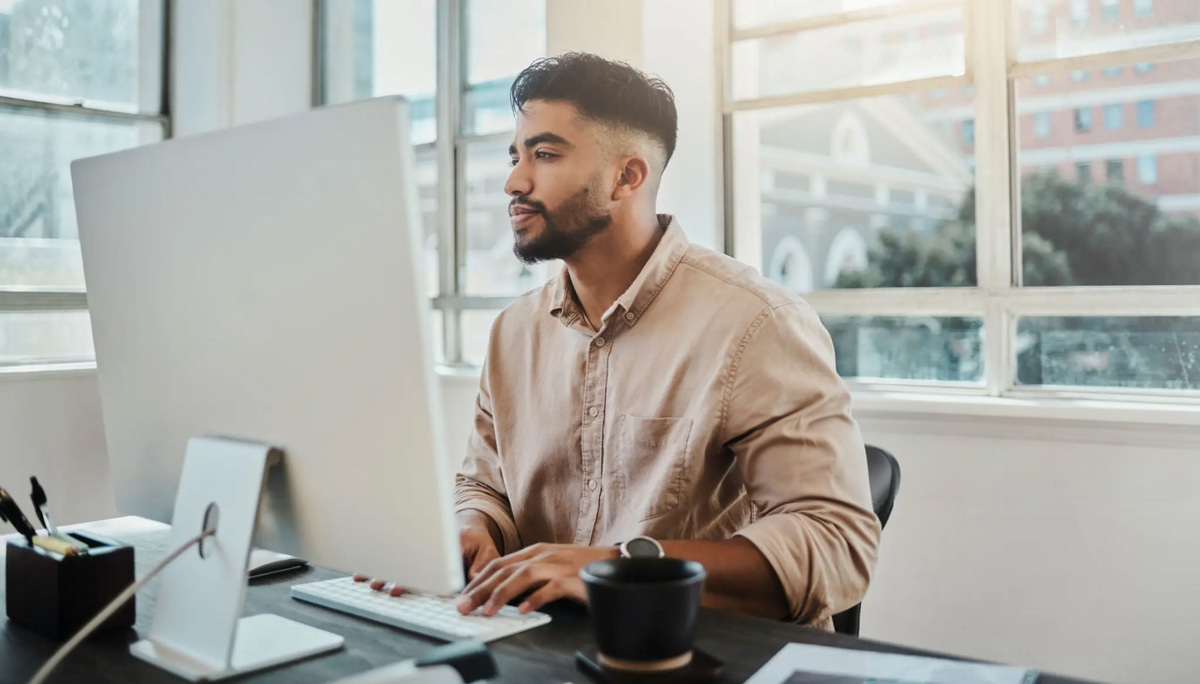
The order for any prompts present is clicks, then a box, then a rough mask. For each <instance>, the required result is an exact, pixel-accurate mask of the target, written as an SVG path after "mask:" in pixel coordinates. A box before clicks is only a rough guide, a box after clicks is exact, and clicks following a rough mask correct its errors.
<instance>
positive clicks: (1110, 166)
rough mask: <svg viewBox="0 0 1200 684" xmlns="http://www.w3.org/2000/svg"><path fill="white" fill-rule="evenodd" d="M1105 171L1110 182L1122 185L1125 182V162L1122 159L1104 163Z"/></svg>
mask: <svg viewBox="0 0 1200 684" xmlns="http://www.w3.org/2000/svg"><path fill="white" fill-rule="evenodd" d="M1104 170H1105V172H1106V173H1107V174H1108V182H1109V183H1115V184H1117V185H1120V184H1121V183H1124V182H1125V162H1124V161H1122V160H1120V159H1109V160H1108V161H1106V162H1104Z"/></svg>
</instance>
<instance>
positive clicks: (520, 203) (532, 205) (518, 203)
mask: <svg viewBox="0 0 1200 684" xmlns="http://www.w3.org/2000/svg"><path fill="white" fill-rule="evenodd" d="M517 207H521V208H522V209H528V210H530V211H535V212H537V213H539V214H541V215H542V216H545V215H546V205H544V204H542V203H541V202H539V201H537V200H535V199H528V198H526V199H523V200H515V199H514V200H513V201H511V202H509V203H508V215H509V216H512V214H513V210H514V209H516V208H517Z"/></svg>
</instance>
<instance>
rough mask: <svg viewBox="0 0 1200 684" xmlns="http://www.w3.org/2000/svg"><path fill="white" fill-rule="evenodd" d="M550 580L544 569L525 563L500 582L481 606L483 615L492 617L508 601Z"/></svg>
mask: <svg viewBox="0 0 1200 684" xmlns="http://www.w3.org/2000/svg"><path fill="white" fill-rule="evenodd" d="M548 579H550V577H549V573H548V572H547V571H546V568H545V567H542V566H537V565H533V564H530V563H525V564H523V565H521V566H519V567H518V568H517V569H516V570H514V571H513V572H512V573H510V574H509V576H508V579H506V580H504V581H503V582H500V583H499V584H498V585H497V586H496V587H495V588H494V589H493V590H492V595H491V596H489V597H488V599H487V601H486V602H484V604H483V614H484V615H486V616H487V617H492V616H493V615H495V614H496V613H498V612H500V609H501V608H503V607H504V606H505V604H507V603H508V602H509V601H511V600H513V599H515V598H516V597H518V596H520V595H521V594H523V593H525V592H526V591H529V590H530V589H533V588H535V587H539V586H541V585H542V584H545V582H546V580H548Z"/></svg>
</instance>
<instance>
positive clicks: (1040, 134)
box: [1033, 112, 1050, 138]
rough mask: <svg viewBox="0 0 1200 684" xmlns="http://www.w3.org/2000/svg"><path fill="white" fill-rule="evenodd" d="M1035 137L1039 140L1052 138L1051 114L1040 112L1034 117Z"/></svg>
mask: <svg viewBox="0 0 1200 684" xmlns="http://www.w3.org/2000/svg"><path fill="white" fill-rule="evenodd" d="M1033 135H1034V136H1035V137H1037V138H1049V137H1050V112H1038V113H1037V114H1034V115H1033Z"/></svg>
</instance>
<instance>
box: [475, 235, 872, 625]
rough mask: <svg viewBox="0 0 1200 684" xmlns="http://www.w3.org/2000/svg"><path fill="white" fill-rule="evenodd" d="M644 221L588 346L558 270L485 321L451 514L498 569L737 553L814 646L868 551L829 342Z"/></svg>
mask: <svg viewBox="0 0 1200 684" xmlns="http://www.w3.org/2000/svg"><path fill="white" fill-rule="evenodd" d="M660 222H661V223H662V224H663V226H664V231H665V232H664V234H663V236H662V238H661V240H660V242H659V244H658V246H657V247H656V249H655V251H654V254H653V255H652V256H651V258H650V260H649V262H647V264H646V266H645V268H643V269H642V272H641V274H639V275H638V277H637V279H636V280H635V281H634V283H633V285H631V286H630V288H629V290H628V291H626V292H625V294H623V295H622V296H621V298H620V299H618V300H617V301H616V303H615V304H613V306H612V307H611V308H610V309H609V310H608V311H607V312H606V313H605V314H604V317H603V318H602V319H601V321H600V322H599V330H593V329H592V328H591V327H589V326H588V325H587V324H586V323H585V322H584V318H583V315H582V312H581V309H580V307H579V305H578V304H577V303H576V299H575V296H574V294H573V290H572V287H571V283H570V279H569V277H568V275H567V272H566V269H564V270H563V272H562V274H561V275H560V276H559V277H558V278H556V279H555V280H552V281H550V282H549V283H547V284H546V285H545V286H543V287H541V288H539V289H537V290H534V291H532V292H530V293H528V294H526V295H524V296H522V297H521V298H519V299H518V300H517V301H516V302H514V303H513V304H512V305H511V306H510V307H509V308H508V309H506V310H505V311H504V312H503V313H501V314H500V316H499V317H498V318H497V319H496V322H495V325H494V326H493V328H492V333H491V338H490V341H489V345H488V353H487V360H486V362H485V363H484V368H483V376H482V378H481V381H480V387H479V396H478V400H477V403H476V416H475V433H474V434H473V435H472V436H471V439H470V441H469V444H468V447H467V456H466V459H465V460H464V461H463V466H462V470H461V472H460V473H459V475H458V477H457V482H456V487H455V499H456V508H457V509H458V510H464V509H473V510H477V511H480V512H482V513H484V514H486V515H488V516H489V517H491V518H492V519H493V520H495V522H496V525H497V526H498V527H499V529H500V531H501V533H502V534H503V537H504V548H503V549H501V552H502V553H512V552H513V551H516V550H518V549H520V548H522V547H525V546H528V545H530V544H534V543H538V542H552V543H560V544H584V545H610V544H614V543H617V542H619V541H622V540H624V539H628V538H630V537H633V536H636V535H642V534H644V535H648V536H650V537H654V538H656V539H663V540H668V539H707V540H721V539H728V538H730V537H731V536H733V535H740V536H742V537H745V538H746V539H748V540H750V541H751V542H752V543H753V544H755V546H757V548H758V549H759V550H760V551H761V552H762V553H763V555H764V556H765V557H766V559H767V561H768V562H769V563H770V564H771V566H772V567H773V568H774V569H775V572H776V573H777V574H778V576H779V579H780V581H781V582H782V584H783V587H784V589H785V590H786V592H787V597H788V603H789V611H788V612H789V613H790V614H791V616H792V619H794V620H796V621H800V622H804V623H809V624H813V625H817V626H821V627H825V628H826V629H829V628H830V627H831V624H832V623H831V620H830V617H831V616H832V615H833V614H834V613H837V612H840V611H842V610H845V609H846V608H849V607H851V606H853V605H854V604H856V603H858V602H859V601H861V600H862V597H863V594H864V593H865V591H866V588H867V583H868V581H869V579H870V576H871V571H872V570H873V568H874V565H875V553H876V548H877V546H878V543H879V521H878V520H877V519H876V517H875V514H874V513H873V512H872V509H871V498H870V492H869V487H868V482H867V466H866V456H865V453H864V448H863V442H862V437H861V435H860V433H859V430H858V426H857V425H856V424H855V422H854V420H853V419H852V418H851V417H850V395H849V393H848V391H847V389H846V387H845V385H844V384H843V383H842V381H841V379H840V378H838V376H837V373H836V371H835V369H834V357H833V345H832V343H831V341H830V338H829V335H828V333H827V332H826V331H825V329H824V327H823V326H822V325H821V322H820V319H819V318H818V317H817V314H816V313H815V312H814V311H813V310H812V308H810V307H809V306H808V305H807V304H806V303H805V302H804V301H803V300H801V299H800V298H799V297H798V296H796V295H795V294H793V293H791V292H789V291H787V290H785V289H784V288H782V287H779V286H777V285H775V284H773V283H771V282H769V281H767V280H766V279H764V278H762V277H761V276H759V275H758V274H757V273H756V272H755V271H754V270H753V269H751V268H749V267H747V266H744V265H742V264H741V263H739V262H737V261H734V260H733V259H730V258H728V257H726V256H724V255H721V254H717V253H715V252H712V251H709V250H706V249H703V248H700V247H697V246H693V245H689V244H688V241H687V238H686V237H685V236H684V233H683V230H682V229H681V228H680V227H679V225H678V223H677V222H676V221H675V220H674V219H673V218H671V217H670V216H662V217H660Z"/></svg>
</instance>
